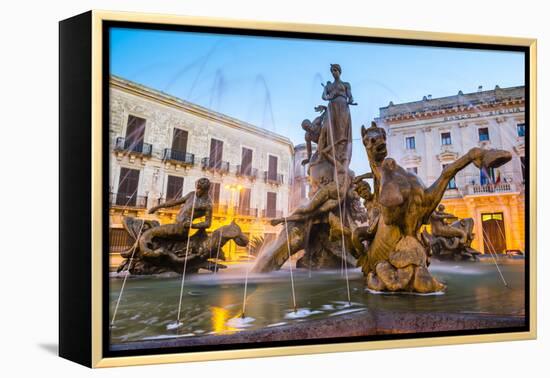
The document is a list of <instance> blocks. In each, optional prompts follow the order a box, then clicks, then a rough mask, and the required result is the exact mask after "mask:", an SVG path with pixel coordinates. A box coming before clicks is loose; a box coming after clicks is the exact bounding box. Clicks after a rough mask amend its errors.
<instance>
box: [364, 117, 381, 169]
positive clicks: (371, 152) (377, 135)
mask: <svg viewBox="0 0 550 378" xmlns="http://www.w3.org/2000/svg"><path fill="white" fill-rule="evenodd" d="M361 139H362V140H363V145H364V146H365V150H366V151H367V156H368V158H369V161H370V162H372V163H374V162H376V163H382V161H384V159H385V158H386V156H387V155H388V150H387V148H386V131H385V130H384V129H383V128H381V127H378V126H377V125H376V123H375V122H372V123H371V126H370V127H369V128H366V127H365V126H361Z"/></svg>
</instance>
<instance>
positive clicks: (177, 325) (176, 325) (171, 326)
mask: <svg viewBox="0 0 550 378" xmlns="http://www.w3.org/2000/svg"><path fill="white" fill-rule="evenodd" d="M182 326H183V323H182V322H173V323H170V324H168V325H167V326H166V329H167V330H168V331H171V330H173V329H178V328H180V327H182Z"/></svg>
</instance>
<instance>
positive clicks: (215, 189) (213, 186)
mask: <svg viewBox="0 0 550 378" xmlns="http://www.w3.org/2000/svg"><path fill="white" fill-rule="evenodd" d="M208 194H209V195H210V198H211V199H212V203H213V204H214V205H218V204H219V203H220V183H219V182H211V183H210V191H209V192H208Z"/></svg>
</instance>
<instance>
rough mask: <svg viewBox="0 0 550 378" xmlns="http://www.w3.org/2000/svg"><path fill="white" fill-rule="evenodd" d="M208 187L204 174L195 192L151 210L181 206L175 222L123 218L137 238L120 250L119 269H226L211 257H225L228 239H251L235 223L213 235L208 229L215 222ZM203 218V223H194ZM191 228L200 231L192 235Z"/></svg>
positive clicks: (241, 242) (145, 271)
mask: <svg viewBox="0 0 550 378" xmlns="http://www.w3.org/2000/svg"><path fill="white" fill-rule="evenodd" d="M209 189H210V180H208V179H207V178H204V177H203V178H200V179H199V180H197V182H196V184H195V191H192V192H189V193H187V194H186V195H185V196H184V197H182V198H179V199H176V200H173V201H168V202H165V203H163V204H160V205H157V206H154V207H152V208H151V209H149V214H153V213H154V212H155V211H157V210H159V209H162V208H170V207H174V206H178V205H181V207H180V210H179V212H178V215H177V217H176V223H173V224H165V225H160V224H159V222H158V221H151V220H143V219H134V218H130V217H126V218H124V228H125V229H126V231H127V232H128V234H129V235H130V238H131V239H134V241H135V245H133V246H132V247H131V248H130V249H128V250H127V251H125V252H122V253H121V255H122V257H124V258H125V259H126V260H124V261H123V262H122V264H121V265H120V266H119V267H118V271H122V270H123V269H127V270H129V271H130V273H132V274H158V273H164V272H169V271H173V272H177V273H182V272H183V269H184V266H185V268H186V271H187V272H191V273H192V272H197V271H198V270H199V269H200V268H203V269H208V270H216V269H220V268H224V267H225V266H224V265H220V264H214V263H212V262H211V259H212V258H214V257H217V258H219V259H221V260H225V257H224V255H223V251H222V250H221V248H222V247H223V246H224V245H225V244H226V243H227V242H228V241H229V240H234V241H235V243H236V244H237V245H239V246H243V247H244V246H246V245H247V244H248V238H247V237H246V235H244V234H243V233H242V231H241V228H240V227H239V226H238V225H237V224H236V223H235V222H231V224H229V225H227V226H222V227H220V228H218V229H216V230H214V231H213V232H212V233H211V234H210V235H209V234H208V233H207V232H206V229H208V228H210V226H211V224H212V200H211V199H210V195H209V194H208V191H209ZM203 217H204V220H203V221H202V222H198V223H193V221H194V220H195V219H198V218H203ZM191 229H195V230H197V231H196V232H195V233H194V234H193V235H190V234H189V233H190V232H191ZM186 259H187V263H185V261H186Z"/></svg>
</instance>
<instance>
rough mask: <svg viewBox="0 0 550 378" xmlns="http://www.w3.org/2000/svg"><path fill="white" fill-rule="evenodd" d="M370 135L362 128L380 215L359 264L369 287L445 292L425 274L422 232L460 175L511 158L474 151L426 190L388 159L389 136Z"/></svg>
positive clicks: (496, 152) (373, 132)
mask: <svg viewBox="0 0 550 378" xmlns="http://www.w3.org/2000/svg"><path fill="white" fill-rule="evenodd" d="M369 129H370V130H368V129H365V128H364V127H363V128H362V130H361V134H362V137H363V144H364V145H365V148H366V150H367V155H368V156H369V160H370V159H371V158H372V159H373V160H372V161H370V162H371V168H373V176H374V177H373V178H374V182H375V187H379V190H378V192H377V194H378V202H379V205H380V209H381V214H380V219H379V221H378V226H377V230H376V234H375V235H374V238H373V239H372V242H371V243H369V245H368V251H367V254H366V256H363V257H362V258H361V259H360V264H361V266H362V269H363V272H364V274H365V275H366V277H367V279H366V280H367V286H368V287H369V288H370V289H372V290H378V291H383V290H389V291H414V292H420V293H429V292H434V291H439V290H443V289H444V288H445V286H444V285H443V284H441V283H440V282H438V281H437V280H436V279H435V278H433V277H432V276H431V274H430V273H429V271H428V269H427V267H428V263H429V261H428V254H429V252H428V249H429V247H430V246H429V245H426V244H425V243H423V242H422V240H420V239H419V238H418V235H419V230H420V227H421V226H422V225H423V224H427V223H428V221H429V219H430V216H431V214H432V212H433V211H434V210H435V208H436V206H437V205H438V204H439V202H440V201H441V199H442V198H443V194H444V193H445V190H446V188H447V185H448V183H449V181H450V180H451V179H452V178H453V177H454V176H455V175H456V173H457V172H459V171H460V170H462V169H464V168H465V167H466V166H467V165H468V164H470V163H473V164H474V165H475V166H477V167H479V168H481V167H486V168H490V167H499V166H501V165H502V164H504V163H506V162H508V161H510V159H511V158H512V156H511V154H510V153H509V152H507V151H503V150H483V149H481V148H477V147H476V148H472V149H471V150H469V151H468V153H467V154H466V155H464V156H462V157H460V158H459V159H458V160H456V161H455V162H453V163H451V164H449V165H448V166H446V167H445V169H444V170H443V172H442V174H441V176H440V177H439V178H438V179H437V180H436V181H435V182H434V183H433V184H432V185H431V186H430V187H428V188H426V187H425V186H424V184H423V183H422V182H421V181H420V180H419V179H418V177H417V176H416V175H415V174H414V173H411V172H408V171H407V170H405V169H404V168H402V167H401V166H399V165H398V164H397V163H396V162H395V160H393V159H391V158H387V157H386V155H387V152H385V150H386V149H385V132H382V131H381V130H377V129H379V128H378V127H377V126H376V124H374V123H373V125H372V126H371V127H370V128H369Z"/></svg>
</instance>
